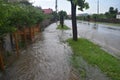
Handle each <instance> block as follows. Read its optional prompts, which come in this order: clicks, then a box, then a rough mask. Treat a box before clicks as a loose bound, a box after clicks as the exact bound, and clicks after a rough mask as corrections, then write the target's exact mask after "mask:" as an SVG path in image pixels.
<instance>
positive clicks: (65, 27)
mask: <svg viewBox="0 0 120 80" xmlns="http://www.w3.org/2000/svg"><path fill="white" fill-rule="evenodd" d="M57 29H60V30H69V29H70V28H69V27H68V26H66V25H64V26H63V28H62V27H61V25H58V27H57Z"/></svg>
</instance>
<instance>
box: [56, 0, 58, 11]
mask: <svg viewBox="0 0 120 80" xmlns="http://www.w3.org/2000/svg"><path fill="white" fill-rule="evenodd" d="M57 7H58V6H57V0H56V1H55V10H56V13H57Z"/></svg>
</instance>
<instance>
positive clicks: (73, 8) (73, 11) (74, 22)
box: [71, 1, 78, 41]
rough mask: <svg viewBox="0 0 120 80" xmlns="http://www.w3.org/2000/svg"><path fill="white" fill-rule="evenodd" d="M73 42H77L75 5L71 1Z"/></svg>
mask: <svg viewBox="0 0 120 80" xmlns="http://www.w3.org/2000/svg"><path fill="white" fill-rule="evenodd" d="M71 11H72V12H71V13H72V30H73V40H75V41H77V39H78V37H77V23H76V4H74V3H73V2H72V1H71Z"/></svg>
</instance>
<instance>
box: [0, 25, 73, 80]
mask: <svg viewBox="0 0 120 80" xmlns="http://www.w3.org/2000/svg"><path fill="white" fill-rule="evenodd" d="M58 33H59V30H56V24H55V23H54V24H52V25H50V26H49V27H48V28H46V29H45V31H44V32H43V33H42V34H41V36H40V39H38V40H37V41H36V42H35V43H34V44H32V45H30V46H29V47H28V49H27V50H24V51H22V52H21V56H20V57H19V59H18V60H17V61H16V62H15V63H14V64H13V65H12V66H11V67H9V68H7V70H6V71H5V72H4V74H3V77H2V78H1V79H0V80H68V79H69V74H70V63H69V62H70V61H69V57H70V55H71V54H72V52H71V50H70V48H69V47H68V45H67V44H66V43H63V42H61V41H60V37H61V36H62V35H61V36H60V35H59V34H58ZM61 40H62V38H61Z"/></svg>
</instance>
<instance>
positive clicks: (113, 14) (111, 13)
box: [105, 7, 118, 18]
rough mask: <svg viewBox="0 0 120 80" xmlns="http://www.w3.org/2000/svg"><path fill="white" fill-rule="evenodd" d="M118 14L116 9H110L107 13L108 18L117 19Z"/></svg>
mask: <svg viewBox="0 0 120 80" xmlns="http://www.w3.org/2000/svg"><path fill="white" fill-rule="evenodd" d="M117 13H118V9H117V8H116V9H114V7H110V8H109V11H108V12H106V13H105V15H106V17H107V18H116V14H117Z"/></svg>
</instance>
